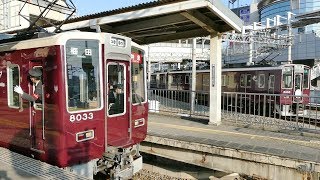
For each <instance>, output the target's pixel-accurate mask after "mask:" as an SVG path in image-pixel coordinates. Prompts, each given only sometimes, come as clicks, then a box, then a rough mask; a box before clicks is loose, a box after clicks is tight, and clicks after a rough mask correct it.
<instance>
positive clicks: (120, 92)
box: [107, 63, 126, 115]
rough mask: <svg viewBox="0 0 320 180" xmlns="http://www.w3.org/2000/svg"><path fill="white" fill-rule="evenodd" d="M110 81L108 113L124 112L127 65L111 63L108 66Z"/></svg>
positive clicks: (108, 79) (108, 78)
mask: <svg viewBox="0 0 320 180" xmlns="http://www.w3.org/2000/svg"><path fill="white" fill-rule="evenodd" d="M107 70H108V71H107V74H108V76H107V81H108V112H107V113H108V115H116V114H122V113H124V111H125V106H124V104H125V99H126V98H125V93H124V92H126V91H125V71H124V70H125V66H124V64H119V63H109V64H108V67H107Z"/></svg>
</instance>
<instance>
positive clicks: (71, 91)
mask: <svg viewBox="0 0 320 180" xmlns="http://www.w3.org/2000/svg"><path fill="white" fill-rule="evenodd" d="M100 67H101V64H100V54H99V41H96V40H68V41H67V43H66V80H67V97H66V99H67V102H68V103H67V109H68V111H69V112H70V111H72V112H73V111H83V110H92V109H99V108H101V107H102V100H101V74H102V73H101V72H100Z"/></svg>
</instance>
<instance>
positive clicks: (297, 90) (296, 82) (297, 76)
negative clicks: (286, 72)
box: [293, 73, 303, 96]
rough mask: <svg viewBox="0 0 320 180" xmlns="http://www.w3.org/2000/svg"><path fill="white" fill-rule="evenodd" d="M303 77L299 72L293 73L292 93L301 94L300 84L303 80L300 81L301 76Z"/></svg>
mask: <svg viewBox="0 0 320 180" xmlns="http://www.w3.org/2000/svg"><path fill="white" fill-rule="evenodd" d="M302 77H303V74H301V73H296V74H295V75H294V89H293V92H294V95H296V96H300V95H302V84H303V81H302V79H303V78H302Z"/></svg>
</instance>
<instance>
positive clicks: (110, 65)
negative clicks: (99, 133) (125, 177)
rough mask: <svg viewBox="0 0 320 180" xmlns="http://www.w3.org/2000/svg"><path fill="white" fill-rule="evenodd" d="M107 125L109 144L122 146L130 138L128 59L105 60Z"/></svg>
mask: <svg viewBox="0 0 320 180" xmlns="http://www.w3.org/2000/svg"><path fill="white" fill-rule="evenodd" d="M106 67H107V68H106V71H107V72H106V76H107V78H106V79H107V86H106V87H107V127H108V137H107V140H108V141H107V142H108V144H109V145H113V146H122V145H124V144H126V142H127V141H128V140H129V138H130V134H129V133H130V131H129V130H130V110H129V107H130V104H129V97H130V96H129V93H130V84H129V83H130V78H129V75H130V73H129V68H130V67H129V61H128V62H126V61H114V60H107V66H106Z"/></svg>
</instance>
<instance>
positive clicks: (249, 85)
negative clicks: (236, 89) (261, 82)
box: [246, 74, 251, 87]
mask: <svg viewBox="0 0 320 180" xmlns="http://www.w3.org/2000/svg"><path fill="white" fill-rule="evenodd" d="M246 77H247V78H246V87H251V74H247V75H246Z"/></svg>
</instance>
